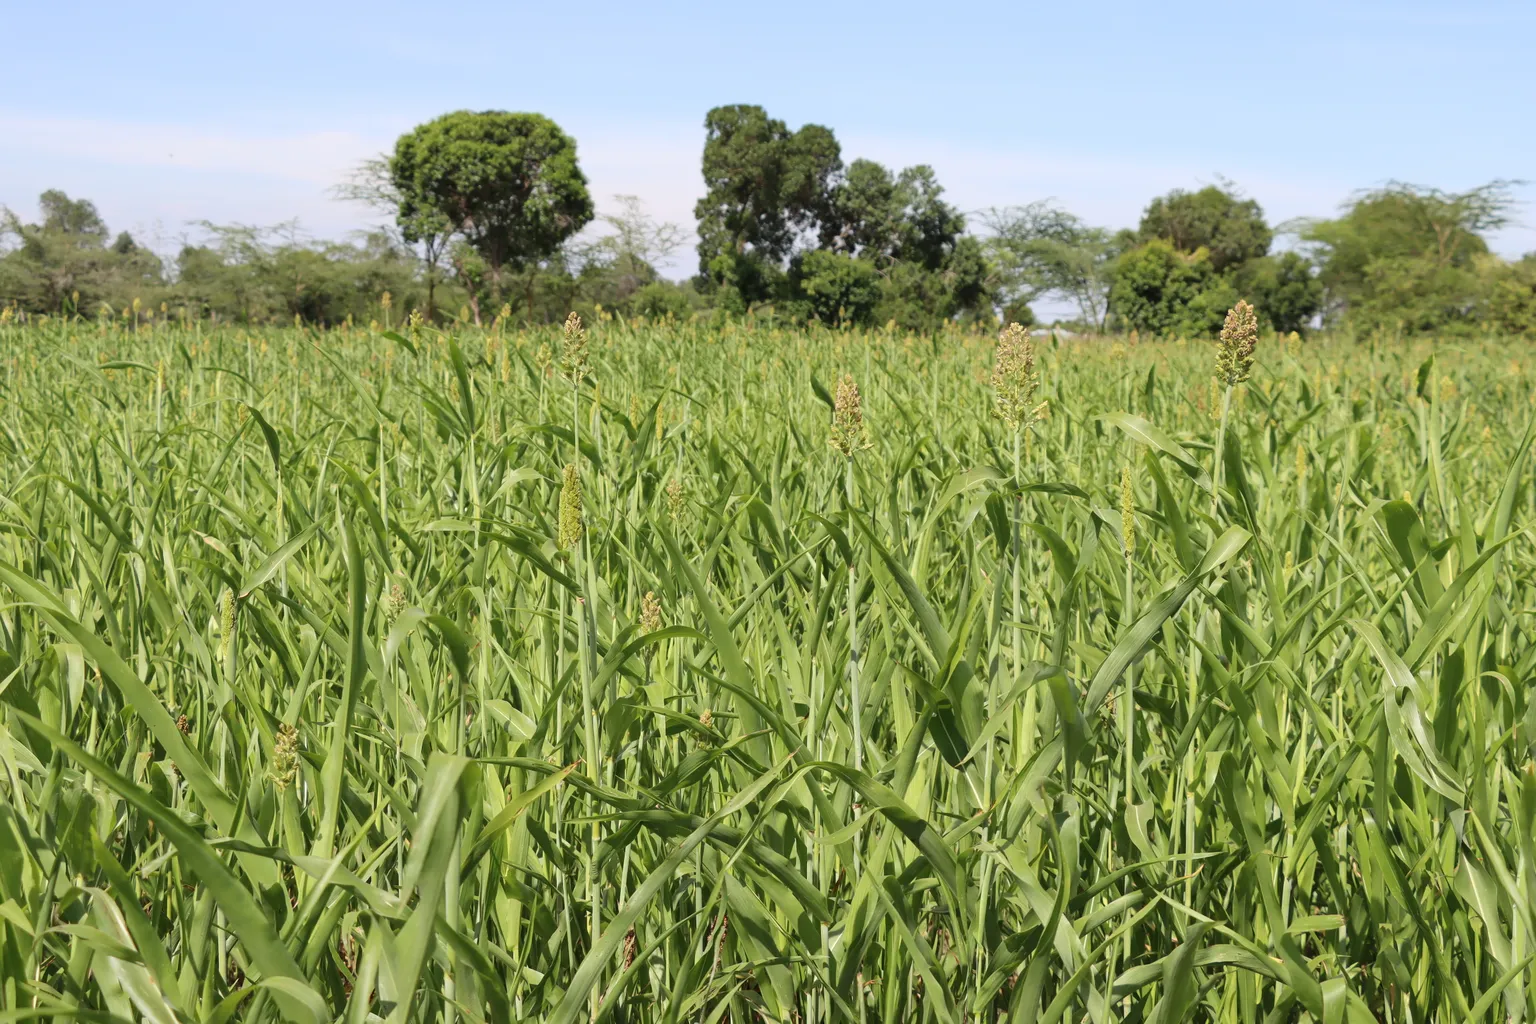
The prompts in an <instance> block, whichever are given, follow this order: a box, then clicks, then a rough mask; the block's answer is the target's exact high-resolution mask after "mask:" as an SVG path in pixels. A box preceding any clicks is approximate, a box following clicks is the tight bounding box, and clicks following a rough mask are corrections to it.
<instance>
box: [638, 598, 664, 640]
mask: <svg viewBox="0 0 1536 1024" xmlns="http://www.w3.org/2000/svg"><path fill="white" fill-rule="evenodd" d="M660 628H661V599H660V598H659V597H657V596H656V592H655V591H653V590H647V591H646V592H645V597H643V598H642V599H641V600H640V629H641V631H642V632H645V633H654V632H656V631H657V630H658V629H660Z"/></svg>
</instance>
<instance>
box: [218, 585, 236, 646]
mask: <svg viewBox="0 0 1536 1024" xmlns="http://www.w3.org/2000/svg"><path fill="white" fill-rule="evenodd" d="M234 646H235V592H234V591H233V590H230V589H229V588H228V587H225V588H224V593H223V595H222V596H221V597H220V599H219V657H220V658H221V659H223V658H228V657H229V652H230V651H231V650H233V649H234Z"/></svg>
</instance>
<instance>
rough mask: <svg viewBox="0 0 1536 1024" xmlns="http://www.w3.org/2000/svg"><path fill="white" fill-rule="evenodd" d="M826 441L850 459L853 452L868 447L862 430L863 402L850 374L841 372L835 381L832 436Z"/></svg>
mask: <svg viewBox="0 0 1536 1024" xmlns="http://www.w3.org/2000/svg"><path fill="white" fill-rule="evenodd" d="M827 443H829V444H830V445H831V446H832V447H833V448H834V449H835V450H836V451H838V452H841V453H842V454H843V455H844V456H846V457H847V458H850V459H851V458H853V456H854V453H855V452H858V451H860V450H862V449H864V448H868V447H869V441H868V438H867V437H866V435H865V432H864V410H863V403H862V401H861V400H860V398H859V386H858V384H856V383H855V382H854V379H853V375H852V374H846V373H845V374H843V378H842V380H840V381H838V382H837V394H836V396H834V398H833V401H832V436H831V437H829V438H828V439H827Z"/></svg>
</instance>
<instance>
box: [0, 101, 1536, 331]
mask: <svg viewBox="0 0 1536 1024" xmlns="http://www.w3.org/2000/svg"><path fill="white" fill-rule="evenodd" d="M704 127H705V141H704V148H703V153H702V160H701V166H702V171H703V179H704V186H705V194H704V196H703V197H702V198H701V199H700V200H699V201H698V203H697V205H696V206H695V208H694V215H695V218H696V221H697V225H696V231H697V236H698V245H697V254H698V271H697V273H696V274H695V275H693V276H692V277H690V278H688V279H686V280H683V281H671V280H668V279H667V278H666V277H664V276H663V275H662V273H661V272H660V271H659V270H658V267H659V266H663V265H666V264H667V263H668V261H669V260H670V259H671V258H672V257H673V256H674V255H675V254H676V252H677V250H678V249H679V248H680V246H681V245H682V243H683V238H684V233H683V231H682V230H681V228H679V227H678V226H677V225H673V224H666V223H660V222H657V221H656V220H655V219H653V218H652V217H650V216H649V215H647V214H646V212H645V210H644V208H643V206H642V205H641V204H640V202H639V200H638V199H636V198H635V197H626V196H620V197H615V204H614V206H613V207H612V208H611V209H610V210H609V212H607V213H604V214H603V215H601V216H599V215H598V213H597V210H596V207H595V204H594V202H593V199H592V196H591V194H590V191H589V188H588V181H587V178H586V176H585V175H584V174H583V173H582V171H581V167H580V164H579V161H578V159H577V147H576V143H575V141H574V140H573V139H572V138H571V137H570V136H569V135H567V134H566V133H565V132H564V131H562V130H561V129H560V127H559V126H558V125H557V124H555V123H554V122H553V121H551V120H550V119H549V118H547V117H544V116H542V115H539V114H531V113H508V112H503V111H486V112H470V111H457V112H454V113H450V114H446V115H444V116H442V117H439V118H436V119H434V120H432V121H429V122H427V123H425V124H422V125H420V126H418V127H416V128H415V129H413V130H412V131H410V132H407V133H406V134H404V135H402V136H401V137H400V139H399V140H398V141H397V142H396V144H395V147H394V149H393V151H392V152H390V153H389V154H386V155H384V156H382V157H380V158H378V159H376V160H372V161H369V162H367V163H366V164H364V165H363V166H362V167H361V168H359V169H358V172H357V174H356V175H355V176H354V177H353V178H352V179H351V180H349V181H348V182H345V183H343V184H342V185H340V186H338V188H337V195H338V196H340V197H341V198H345V199H351V200H357V201H360V202H364V203H367V204H370V205H371V206H373V207H374V208H376V209H378V210H380V211H383V212H385V213H387V214H388V216H389V219H390V220H391V222H392V223H391V224H390V226H389V227H387V228H380V229H376V230H374V231H371V232H367V233H364V234H361V235H359V236H358V237H356V238H354V239H353V240H350V241H344V242H336V241H315V240H312V239H307V238H305V237H303V236H302V235H301V234H300V233H299V232H298V229H297V225H295V224H286V225H279V226H278V227H275V228H253V227H246V226H227V225H215V224H211V223H201V224H199V225H196V227H197V228H198V229H199V230H200V234H201V237H199V238H198V239H197V240H196V241H188V242H186V243H185V244H183V245H182V247H181V248H180V250H179V252H177V254H176V255H175V256H174V258H171V259H162V258H161V257H160V256H158V255H157V254H156V253H154V252H152V251H150V250H149V249H147V248H145V247H144V246H143V245H141V244H140V243H139V242H138V241H136V240H135V239H133V238H132V237H131V236H130V235H129V234H128V233H126V232H122V233H119V234H117V235H116V236H112V235H111V234H110V232H109V231H108V229H107V227H106V225H105V223H104V222H103V221H102V218H101V217H100V215H99V213H98V212H97V210H96V208H95V207H94V205H93V204H91V203H90V202H89V201H88V200H83V199H72V198H70V197H69V196H67V195H65V194H64V193H62V192H58V191H50V192H46V193H44V194H43V195H42V196H41V197H40V199H39V203H38V205H39V213H40V217H39V219H38V220H37V221H35V222H23V221H22V219H21V218H20V217H19V216H18V215H17V214H15V213H14V212H12V211H11V210H10V209H8V208H0V306H6V307H9V308H11V309H13V310H14V311H20V312H23V313H28V314H60V313H62V314H65V315H79V316H82V317H99V316H128V315H129V312H130V310H131V311H132V314H133V315H136V316H151V317H152V316H154V315H155V314H156V312H157V311H158V312H159V314H160V315H161V316H177V317H183V318H186V317H196V318H202V317H212V318H217V319H224V320H233V321H239V322H246V323H263V322H274V321H287V320H292V319H295V318H296V319H298V320H301V321H304V322H309V323H318V324H336V323H340V322H343V321H349V320H350V321H368V320H377V319H379V318H380V317H383V318H384V319H386V320H388V319H389V318H390V317H391V316H395V317H397V318H398V317H402V316H405V315H407V311H411V312H413V313H414V315H416V316H419V317H421V318H423V319H426V320H431V321H444V320H449V319H454V318H458V319H462V320H464V321H469V322H474V323H477V324H485V323H488V322H490V321H492V320H494V319H497V318H501V319H503V320H509V319H510V320H512V321H515V322H550V321H553V320H556V319H558V318H560V317H563V316H564V315H565V313H566V312H568V311H569V310H571V309H578V310H583V311H587V312H595V311H596V310H598V309H604V310H609V311H612V312H613V313H615V314H617V315H622V316H626V317H647V318H666V317H673V318H687V317H690V316H697V315H704V316H712V317H749V316H750V317H771V318H777V319H781V320H784V321H789V322H812V321H814V322H820V323H823V324H828V325H865V326H868V325H880V324H891V325H894V326H897V327H900V328H904V329H910V330H932V329H935V328H938V327H939V326H941V325H944V324H948V323H956V322H958V323H994V322H996V321H997V320H998V319H1000V318H1001V319H1003V320H1005V321H1012V322H1019V323H1023V324H1031V323H1033V322H1034V320H1035V315H1034V312H1033V306H1034V304H1037V303H1040V302H1041V301H1042V300H1045V301H1049V302H1051V303H1052V304H1053V305H1055V306H1057V307H1058V308H1059V307H1061V306H1068V307H1070V308H1072V309H1074V310H1075V315H1074V316H1073V317H1072V318H1071V319H1070V320H1069V321H1067V322H1065V323H1063V324H1062V326H1064V327H1068V328H1072V329H1076V330H1080V331H1085V332H1109V331H1132V330H1134V331H1137V332H1139V333H1141V334H1143V335H1148V336H1176V335H1177V336H1189V337H1201V336H1208V335H1211V334H1213V333H1215V332H1216V331H1217V330H1218V329H1219V328H1220V326H1221V322H1222V317H1223V315H1224V314H1225V312H1226V310H1227V309H1229V308H1230V307H1231V306H1232V305H1233V304H1234V303H1235V302H1236V301H1237V300H1238V299H1239V298H1243V299H1247V300H1248V301H1249V302H1251V303H1252V304H1253V305H1254V306H1255V308H1256V309H1257V310H1258V312H1259V316H1260V318H1261V319H1262V321H1263V322H1264V323H1265V325H1266V326H1267V327H1269V328H1271V329H1273V330H1277V331H1281V332H1290V331H1301V332H1304V331H1307V330H1309V329H1311V328H1313V327H1316V326H1323V327H1328V328H1333V329H1343V330H1349V331H1353V332H1356V333H1375V332H1397V333H1420V332H1437V333H1452V334H1454V333H1469V332H1478V331H1496V332H1502V333H1509V334H1536V254H1531V255H1527V256H1526V257H1524V258H1523V259H1520V260H1515V261H1509V260H1505V259H1502V258H1500V257H1498V256H1497V255H1495V254H1494V253H1493V252H1492V251H1491V250H1490V248H1489V245H1488V240H1487V239H1488V236H1489V234H1490V233H1491V232H1493V231H1496V230H1498V229H1499V228H1502V227H1504V226H1506V225H1508V224H1509V223H1510V221H1511V217H1512V214H1513V209H1514V200H1513V187H1514V185H1515V184H1517V183H1514V182H1509V181H1494V182H1490V183H1488V184H1486V185H1483V186H1480V187H1478V188H1474V189H1471V190H1469V191H1466V192H1459V193H1458V192H1447V191H1443V190H1440V189H1435V188H1429V187H1424V186H1417V185H1411V184H1405V183H1401V182H1389V183H1387V184H1385V185H1382V186H1379V187H1376V188H1373V189H1369V190H1365V191H1362V192H1360V193H1357V194H1356V195H1354V196H1352V197H1351V198H1350V200H1349V201H1348V202H1347V203H1346V204H1345V205H1344V206H1343V208H1342V209H1341V210H1340V211H1339V214H1338V215H1337V216H1336V217H1333V218H1320V219H1311V220H1302V221H1295V222H1291V223H1288V224H1285V225H1271V224H1270V223H1269V222H1268V221H1267V220H1266V219H1265V216H1264V212H1263V210H1262V209H1261V208H1260V206H1259V204H1258V203H1257V202H1256V201H1255V200H1253V199H1251V198H1247V197H1245V196H1243V195H1242V194H1241V192H1240V191H1239V189H1238V188H1237V187H1236V186H1234V185H1232V184H1231V183H1229V182H1226V181H1219V182H1218V183H1216V184H1212V185H1207V186H1205V187H1203V188H1200V189H1198V190H1193V191H1190V190H1183V189H1176V190H1174V191H1172V192H1170V193H1168V194H1166V195H1163V196H1158V197H1156V198H1154V199H1153V200H1151V202H1150V203H1149V204H1148V205H1147V207H1146V209H1145V210H1144V212H1143V214H1142V217H1141V219H1140V222H1139V223H1138V224H1137V226H1136V227H1134V228H1122V229H1119V230H1114V229H1110V228H1106V227H1099V226H1093V225H1090V224H1087V223H1085V222H1084V221H1083V220H1082V219H1080V218H1079V217H1077V216H1075V215H1073V214H1072V213H1070V212H1069V211H1067V210H1065V209H1063V208H1062V207H1061V206H1060V205H1059V204H1057V203H1055V202H1053V201H1050V200H1043V201H1037V202H1033V203H1029V204H1025V205H1020V206H1009V207H998V208H992V209H988V210H984V211H979V212H975V213H971V214H967V213H965V212H962V211H961V210H959V209H958V208H957V207H955V206H954V205H953V204H952V203H950V202H949V201H948V200H947V199H946V198H945V193H944V188H943V186H942V185H941V184H940V183H939V180H938V176H937V174H936V173H935V171H934V169H933V168H932V167H930V166H928V165H924V164H919V165H917V166H913V167H907V168H901V169H893V168H888V167H885V166H884V165H882V164H880V163H878V162H876V161H873V160H869V159H864V158H855V159H852V160H850V161H848V162H846V163H845V162H844V156H843V152H842V148H841V146H840V144H839V143H838V141H837V138H836V136H835V134H834V133H833V132H832V130H831V129H829V128H826V127H824V126H821V125H814V124H807V125H803V126H800V127H798V128H794V129H791V128H790V127H789V126H788V125H787V124H786V123H785V122H783V121H782V120H779V119H776V118H772V117H770V116H769V115H768V114H767V112H766V111H765V110H764V109H763V108H762V107H759V106H753V105H746V104H740V105H731V106H722V107H717V108H715V109H713V110H711V111H710V112H709V113H708V115H707V116H706V118H705V122H704ZM594 226H596V227H597V228H598V230H589V228H593V227H594ZM1277 236H1283V237H1285V238H1288V239H1289V240H1290V244H1288V245H1287V246H1285V247H1283V248H1280V249H1277V248H1276V245H1275V242H1276V238H1277ZM386 295H387V296H389V298H387V299H386V298H384V296H386ZM392 311H393V312H392Z"/></svg>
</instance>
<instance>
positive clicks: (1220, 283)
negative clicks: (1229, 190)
mask: <svg viewBox="0 0 1536 1024" xmlns="http://www.w3.org/2000/svg"><path fill="white" fill-rule="evenodd" d="M1238 297H1239V296H1238V293H1237V289H1236V288H1234V287H1233V286H1232V284H1231V282H1230V281H1228V280H1227V279H1226V278H1225V277H1223V276H1222V275H1220V274H1218V273H1217V272H1216V267H1215V264H1214V263H1213V262H1212V260H1211V256H1210V253H1209V252H1207V251H1206V250H1205V249H1196V250H1195V251H1194V252H1192V253H1185V252H1180V251H1179V250H1177V249H1175V248H1174V247H1173V245H1172V244H1171V243H1169V242H1166V241H1164V240H1162V239H1154V240H1153V241H1150V242H1148V243H1147V244H1145V245H1143V246H1140V247H1138V248H1136V249H1132V250H1131V251H1130V252H1127V253H1125V254H1124V255H1123V256H1121V257H1120V260H1119V264H1118V267H1117V268H1116V274H1115V283H1114V286H1113V288H1112V289H1111V291H1110V297H1109V298H1110V305H1111V308H1112V309H1113V310H1114V314H1115V319H1116V322H1117V324H1118V326H1120V327H1121V328H1123V329H1125V330H1136V331H1140V332H1141V333H1143V334H1151V335H1155V336H1159V337H1168V336H1172V335H1186V336H1192V337H1203V336H1206V335H1210V334H1214V333H1215V332H1216V331H1218V330H1220V328H1221V323H1222V318H1223V317H1224V316H1225V315H1226V312H1227V310H1228V309H1229V308H1231V306H1232V305H1233V304H1234V303H1235V302H1236V301H1237V299H1238Z"/></svg>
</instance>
